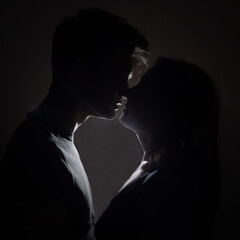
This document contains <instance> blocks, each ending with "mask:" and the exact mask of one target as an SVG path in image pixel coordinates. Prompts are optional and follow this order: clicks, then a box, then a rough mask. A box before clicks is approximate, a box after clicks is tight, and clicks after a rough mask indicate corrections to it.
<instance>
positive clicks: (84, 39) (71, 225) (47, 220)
mask: <svg viewBox="0 0 240 240" xmlns="http://www.w3.org/2000/svg"><path fill="white" fill-rule="evenodd" d="M147 46H148V43H147V40H146V39H145V38H144V37H143V36H142V35H141V34H140V33H139V32H138V30H137V29H135V28H134V27H132V26H130V25H129V24H128V22H127V21H126V20H124V19H122V18H120V17H118V16H115V15H113V14H111V13H108V12H105V11H103V10H100V9H95V8H94V9H83V10H80V11H79V13H78V15H77V16H76V17H67V18H65V19H64V20H63V21H62V22H61V23H60V24H59V25H58V26H57V28H56V31H55V33H54V36H53V41H52V85H51V87H50V90H49V93H48V95H47V96H46V98H45V99H44V100H43V102H42V103H41V104H40V105H39V106H38V107H37V109H35V110H34V111H33V112H30V113H28V115H27V118H26V120H25V121H24V122H23V123H22V124H21V125H20V126H19V127H18V128H17V130H16V131H15V133H14V135H13V137H12V138H11V140H10V143H9V145H8V147H7V150H6V152H5V155H4V159H3V161H2V162H1V168H0V180H1V181H0V186H1V206H0V207H1V222H2V223H3V224H2V225H1V228H2V229H1V235H2V236H1V237H7V238H8V239H9V238H13V237H14V238H16V237H18V238H21V237H24V238H25V239H26V238H27V239H45V238H46V237H47V238H48V237H52V238H53V237H54V239H57V238H67V239H79V240H80V239H94V234H93V228H94V208H93V203H92V195H91V189H90V185H89V182H88V178H87V175H86V173H85V170H84V167H83V165H82V163H81V160H80V157H79V155H78V152H77V150H76V148H75V146H74V142H73V137H74V132H75V131H76V130H77V128H78V127H79V126H81V124H83V123H84V122H85V121H86V120H87V118H88V117H89V116H94V117H99V118H106V119H112V118H114V116H115V111H116V109H117V108H118V105H119V104H121V101H122V96H123V94H124V92H125V91H126V90H127V89H128V75H129V74H130V73H131V71H132V59H133V58H135V59H136V58H137V59H138V60H141V59H144V53H145V50H146V49H147Z"/></svg>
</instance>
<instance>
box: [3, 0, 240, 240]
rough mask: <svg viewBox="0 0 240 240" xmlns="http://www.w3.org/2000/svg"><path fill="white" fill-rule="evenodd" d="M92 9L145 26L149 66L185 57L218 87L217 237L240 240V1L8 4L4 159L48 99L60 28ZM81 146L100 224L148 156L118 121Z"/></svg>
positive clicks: (101, 123)
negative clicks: (18, 132) (81, 11)
mask: <svg viewBox="0 0 240 240" xmlns="http://www.w3.org/2000/svg"><path fill="white" fill-rule="evenodd" d="M89 6H98V7H102V8H104V9H106V10H109V11H112V12H114V13H116V14H118V15H120V16H123V17H125V18H127V19H128V20H129V22H130V23H132V24H133V25H135V26H136V27H138V28H139V29H140V30H141V31H142V32H143V33H144V34H145V35H146V37H147V38H148V39H149V42H150V44H151V50H152V53H151V62H150V65H151V64H152V62H154V60H155V59H156V57H157V56H158V55H165V56H167V57H180V58H183V59H185V60H187V61H191V62H194V63H195V64H197V65H199V66H200V67H202V68H204V69H205V70H206V71H207V72H208V74H209V75H210V76H211V77H212V78H213V79H214V81H215V82H216V83H217V85H218V87H219V89H220V91H221V95H222V108H221V119H220V132H219V149H220V157H221V183H222V202H221V209H220V211H219V215H218V217H217V220H216V224H215V228H214V232H215V237H216V239H239V238H240V234H239V228H240V220H239V215H240V207H239V203H240V190H239V184H240V174H239V173H240V151H239V148H240V144H239V143H240V137H239V135H240V127H239V120H240V114H239V103H240V95H239V92H240V91H239V89H240V82H239V77H240V73H239V69H240V68H239V63H240V61H239V55H240V51H239V50H240V48H239V42H240V38H239V26H240V24H239V23H240V17H239V12H240V7H239V6H240V4H239V1H238V0H235V1H234V0H225V1H222V2H220V1H194V0H192V1H177V0H175V1H172V0H168V1H160V0H158V1H154V0H148V1H137V0H133V1H124V0H122V1H113V0H105V1H97V0H88V1H76V0H75V1H74V0H61V1H60V0H59V1H56V0H55V1H40V0H39V1H26V0H21V1H17V0H15V1H13V0H9V1H1V3H0V14H1V29H0V30H1V39H0V43H1V52H0V56H1V72H0V74H1V75H0V77H1V102H0V104H1V109H0V110H1V112H0V117H1V124H0V127H1V128H0V131H1V138H0V139H1V142H0V154H1V155H2V153H3V151H4V149H5V147H6V145H7V143H8V141H9V138H10V136H11V135H12V133H13V131H14V129H15V128H16V127H17V126H18V125H19V124H20V123H21V122H22V121H23V120H24V118H25V116H26V113H27V112H28V111H30V110H32V109H34V108H35V107H36V106H37V105H38V104H39V103H40V102H41V101H42V100H43V98H44V97H45V95H46V94H47V91H48V87H49V85H50V82H51V68H50V54H51V38H52V34H53V31H54V28H55V25H56V24H57V23H59V21H60V20H61V19H62V18H63V17H65V16H66V15H73V14H76V13H77V11H78V9H79V8H80V7H89ZM135 81H136V78H135ZM203 97H204V96H203ZM119 114H120V111H119V112H118V115H119ZM75 143H76V146H77V148H78V150H79V152H80V156H81V159H82V161H83V163H84V166H85V168H86V171H87V173H88V176H89V180H90V183H91V185H92V191H93V197H94V202H95V207H96V215H97V217H98V216H99V214H100V212H101V211H102V210H103V208H104V207H105V205H106V204H107V202H108V201H109V200H110V199H111V198H112V197H113V196H114V194H115V193H116V192H117V190H118V189H119V188H120V187H121V185H122V184H123V183H124V181H125V180H126V179H127V178H128V177H129V175H130V174H131V172H132V171H133V170H134V169H135V168H136V166H137V165H138V164H139V162H140V161H141V157H142V154H143V152H142V149H141V147H140V145H139V143H138V140H137V138H136V136H135V134H134V133H133V132H131V131H129V130H127V129H125V128H124V127H122V126H121V125H120V124H119V123H118V120H117V119H115V120H113V121H105V120H101V119H93V118H92V119H89V121H87V122H86V124H84V125H83V126H82V127H80V129H79V130H78V131H77V133H76V135H75ZM206 167H207V166H206Z"/></svg>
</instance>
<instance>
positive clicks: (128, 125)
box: [119, 113, 135, 130]
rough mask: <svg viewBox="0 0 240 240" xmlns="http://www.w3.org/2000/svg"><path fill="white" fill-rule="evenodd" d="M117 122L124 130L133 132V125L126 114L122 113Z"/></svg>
mask: <svg viewBox="0 0 240 240" xmlns="http://www.w3.org/2000/svg"><path fill="white" fill-rule="evenodd" d="M119 122H120V123H121V124H122V125H123V126H124V127H126V128H129V129H131V130H135V129H134V123H133V122H132V121H131V119H130V117H129V116H128V114H127V113H123V114H122V115H121V116H120V118H119Z"/></svg>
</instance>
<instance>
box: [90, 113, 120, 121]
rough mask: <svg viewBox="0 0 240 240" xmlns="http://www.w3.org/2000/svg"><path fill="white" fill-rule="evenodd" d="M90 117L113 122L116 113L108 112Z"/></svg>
mask: <svg viewBox="0 0 240 240" xmlns="http://www.w3.org/2000/svg"><path fill="white" fill-rule="evenodd" d="M92 117H95V118H99V119H105V120H113V119H114V118H116V112H115V111H111V112H110V111H109V112H104V113H97V114H92Z"/></svg>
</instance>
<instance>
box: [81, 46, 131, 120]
mask: <svg viewBox="0 0 240 240" xmlns="http://www.w3.org/2000/svg"><path fill="white" fill-rule="evenodd" d="M96 63H97V64H96ZM131 72H132V55H131V54H129V53H126V52H125V51H124V49H120V48H119V49H117V50H115V51H114V52H112V53H110V54H109V56H108V57H107V59H105V60H103V61H101V59H99V60H98V61H96V62H95V67H92V68H91V71H90V73H89V75H88V76H86V79H87V80H86V79H85V80H84V83H83V84H82V86H81V89H80V91H79V94H80V95H81V96H80V99H81V101H83V103H84V106H85V108H86V110H87V112H88V114H89V115H91V116H95V117H99V118H106V119H112V118H114V117H115V111H116V110H117V109H118V105H121V103H122V98H123V95H124V94H125V92H126V91H127V90H128V79H129V76H130V74H131ZM83 90H84V91H83Z"/></svg>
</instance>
